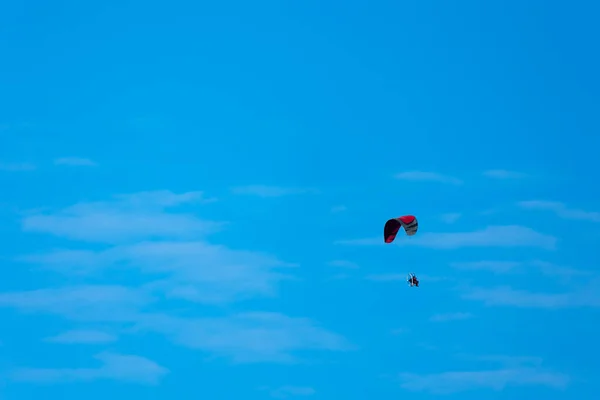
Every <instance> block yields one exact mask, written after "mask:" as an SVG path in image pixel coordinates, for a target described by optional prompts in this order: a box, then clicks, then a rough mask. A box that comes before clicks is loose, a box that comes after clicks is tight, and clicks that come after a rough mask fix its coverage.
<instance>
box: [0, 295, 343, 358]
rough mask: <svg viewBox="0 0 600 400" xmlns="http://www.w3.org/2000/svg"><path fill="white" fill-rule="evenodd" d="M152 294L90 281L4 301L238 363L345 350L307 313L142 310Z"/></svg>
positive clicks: (0, 300) (1, 302)
mask: <svg viewBox="0 0 600 400" xmlns="http://www.w3.org/2000/svg"><path fill="white" fill-rule="evenodd" d="M152 300H153V299H152V298H148V297H145V294H144V293H140V292H139V291H136V290H134V289H127V288H118V287H107V286H96V287H95V286H87V287H78V288H63V289H54V290H52V289H41V290H36V291H29V292H17V293H3V294H0V307H13V308H16V309H19V310H22V311H24V312H29V313H31V312H36V313H42V312H44V313H50V314H56V315H59V316H63V317H65V318H68V319H72V320H76V321H86V322H97V323H116V324H117V325H116V326H114V329H117V328H118V327H119V326H122V325H123V324H125V325H127V326H134V328H133V329H128V330H127V331H126V332H128V333H132V334H135V333H138V332H144V331H148V332H153V333H158V334H162V335H164V336H166V337H167V338H169V339H170V340H172V341H173V342H175V343H177V344H179V345H182V346H184V347H188V348H193V349H198V350H201V351H205V352H208V353H211V354H214V355H217V356H222V357H226V358H229V359H231V360H233V361H235V362H238V363H250V362H280V363H291V362H297V361H299V359H298V357H297V356H298V355H299V353H302V352H303V351H310V350H320V351H323V350H329V351H344V350H351V349H352V348H353V347H352V345H350V344H349V343H347V342H346V340H345V339H344V338H343V337H341V336H339V335H337V334H335V333H332V332H330V331H328V330H326V329H324V328H322V327H320V326H318V325H316V324H315V323H314V322H313V321H311V320H310V319H307V318H294V317H289V316H286V315H283V314H278V313H266V312H253V313H243V314H234V315H227V316H222V317H214V318H204V317H193V316H187V317H177V316H175V312H173V311H171V312H170V314H169V315H167V314H156V313H148V312H144V308H145V307H146V306H148V305H149V304H151V302H152Z"/></svg>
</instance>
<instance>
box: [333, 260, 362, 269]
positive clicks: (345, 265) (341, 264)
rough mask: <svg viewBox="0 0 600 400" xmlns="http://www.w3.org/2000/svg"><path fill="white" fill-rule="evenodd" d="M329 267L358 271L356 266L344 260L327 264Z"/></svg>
mask: <svg viewBox="0 0 600 400" xmlns="http://www.w3.org/2000/svg"><path fill="white" fill-rule="evenodd" d="M327 265H329V266H330V267H338V268H348V269H358V264H356V263H353V262H351V261H346V260H333V261H330V262H329V263H327Z"/></svg>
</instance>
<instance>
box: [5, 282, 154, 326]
mask: <svg viewBox="0 0 600 400" xmlns="http://www.w3.org/2000/svg"><path fill="white" fill-rule="evenodd" d="M153 301H154V299H153V298H152V297H150V296H149V295H148V294H147V293H145V292H143V291H140V290H137V289H133V288H128V287H124V286H117V285H105V286H94V285H84V286H73V287H64V288H55V289H38V290H30V291H24V292H8V293H0V307H14V308H17V309H19V310H22V311H24V312H28V313H39V312H44V313H50V314H57V315H61V316H65V317H67V318H71V319H76V320H89V321H127V320H130V319H131V318H133V317H134V316H135V315H137V313H138V311H139V309H140V308H143V307H144V306H146V305H148V304H150V303H152V302H153Z"/></svg>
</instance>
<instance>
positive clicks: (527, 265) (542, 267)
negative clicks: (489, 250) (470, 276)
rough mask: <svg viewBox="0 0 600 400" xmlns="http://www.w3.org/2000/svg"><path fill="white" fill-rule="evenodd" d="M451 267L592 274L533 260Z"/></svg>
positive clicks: (454, 265) (470, 263)
mask: <svg viewBox="0 0 600 400" xmlns="http://www.w3.org/2000/svg"><path fill="white" fill-rule="evenodd" d="M450 266H451V267H453V268H457V269H463V270H471V271H477V270H480V271H490V272H493V273H496V274H518V273H526V272H531V271H538V272H540V273H541V274H542V275H546V276H558V277H561V278H565V277H574V276H586V275H592V273H591V272H589V271H582V270H577V269H574V268H569V267H562V266H559V265H556V264H552V263H549V262H546V261H540V260H534V261H528V262H516V261H489V260H484V261H473V262H457V263H451V264H450Z"/></svg>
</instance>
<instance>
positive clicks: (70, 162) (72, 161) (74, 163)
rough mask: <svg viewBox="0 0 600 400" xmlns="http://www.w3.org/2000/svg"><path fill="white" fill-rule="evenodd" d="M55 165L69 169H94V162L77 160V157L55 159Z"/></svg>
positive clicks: (83, 159) (86, 159)
mask: <svg viewBox="0 0 600 400" xmlns="http://www.w3.org/2000/svg"><path fill="white" fill-rule="evenodd" d="M54 164H55V165H66V166H70V167H96V166H97V165H98V164H96V163H95V162H94V161H92V160H90V159H89V158H79V157H63V158H57V159H55V160H54Z"/></svg>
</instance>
